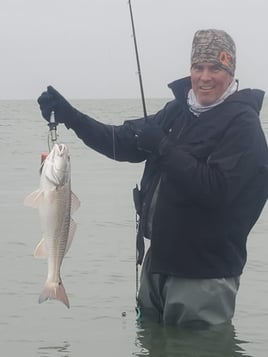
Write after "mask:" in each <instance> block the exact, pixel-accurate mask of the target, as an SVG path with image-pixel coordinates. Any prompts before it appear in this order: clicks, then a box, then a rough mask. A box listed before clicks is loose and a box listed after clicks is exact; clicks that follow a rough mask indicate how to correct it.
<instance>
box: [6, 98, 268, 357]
mask: <svg viewBox="0 0 268 357" xmlns="http://www.w3.org/2000/svg"><path fill="white" fill-rule="evenodd" d="M73 103H74V104H75V105H77V106H78V107H79V108H80V109H81V110H83V111H85V112H88V113H91V114H92V115H93V116H95V117H96V118H97V119H100V120H102V121H103V122H107V123H111V124H117V123H120V122H121V121H122V120H124V119H130V118H131V117H130V116H129V113H131V115H132V116H133V117H136V116H139V115H141V104H140V101H139V100H100V101H96V100H94V101H93V100H92V101H90V100H88V101H86V100H85V101H73ZM163 103H165V100H149V101H148V108H149V111H150V112H154V111H155V110H157V109H158V108H160V107H161V106H162V104H163ZM262 121H263V127H264V129H265V131H266V133H268V103H267V102H265V105H264V108H263V111H262ZM0 131H1V136H0V152H1V160H0V170H1V175H0V194H1V196H0V197H1V200H0V213H1V227H2V230H1V244H0V282H1V284H0V302H1V304H0V351H1V356H5V357H17V356H18V357H19V356H27V357H33V356H40V357H54V356H55V357H56V356H57V357H78V356H79V357H80V356H82V355H96V356H117V357H126V356H139V357H141V356H152V357H160V356H161V357H162V356H163V357H164V356H165V357H173V356H182V357H188V356H189V357H210V356H211V357H212V356H213V357H233V356H248V357H267V353H268V352H267V351H268V342H267V331H268V313H267V311H268V303H267V295H268V284H267V280H268V279H267V273H268V259H267V255H268V253H267V247H268V243H267V232H268V211H267V207H266V208H265V210H264V212H263V214H262V216H261V218H260V219H259V221H258V223H257V224H256V226H255V227H254V229H253V231H252V233H251V235H250V238H249V241H248V263H247V266H246V269H245V271H244V274H243V276H242V279H241V287H240V290H239V294H238V298H237V309H236V315H235V318H234V320H233V322H232V324H231V325H227V326H218V327H214V328H211V329H204V328H201V327H200V328H196V329H192V328H184V329H182V328H176V327H163V326H161V325H155V324H146V325H139V324H137V323H136V321H135V311H134V304H135V213H134V208H133V203H132V188H133V187H134V185H135V184H136V182H139V178H140V175H141V172H142V167H143V165H142V164H138V165H133V164H128V163H116V162H113V161H112V160H109V159H107V158H105V157H103V156H101V155H100V154H97V153H95V152H93V151H92V150H90V149H89V148H87V147H86V146H85V145H83V143H82V142H81V141H80V140H78V139H77V138H76V136H75V135H74V133H73V132H72V131H68V130H66V129H65V127H64V126H60V127H59V128H58V132H59V141H63V142H65V143H66V144H68V146H69V149H70V152H71V163H72V187H73V191H74V192H75V193H76V195H77V196H78V197H79V198H80V200H81V207H80V208H79V210H78V211H77V212H76V213H75V216H74V217H75V220H76V221H77V223H78V230H77V232H76V236H75V240H74V242H73V245H72V247H71V249H70V251H69V253H68V255H67V257H66V258H65V260H64V264H63V267H62V278H63V282H64V285H65V288H66V291H67V294H68V296H69V300H70V304H71V308H70V309H69V310H68V309H67V308H66V307H65V306H64V305H63V304H61V303H59V302H57V301H48V302H45V303H44V304H41V305H39V304H38V302H37V301H38V296H39V293H40V292H41V289H42V287H43V284H44V281H45V278H46V273H47V265H46V262H44V261H40V260H35V259H34V258H33V250H34V248H35V246H36V244H37V243H38V242H39V240H40V238H41V237H40V224H39V219H38V215H37V211H36V210H33V209H30V208H27V207H24V206H23V199H24V197H25V196H26V195H27V194H28V193H30V192H32V191H33V190H34V189H36V188H37V187H38V185H39V174H38V169H39V164H40V155H41V152H42V151H45V150H47V131H48V128H47V126H46V124H45V122H44V121H43V120H41V119H40V113H39V109H38V107H37V105H36V103H35V101H0ZM122 313H125V315H126V316H122V315H124V314H122Z"/></svg>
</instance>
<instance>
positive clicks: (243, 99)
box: [168, 77, 265, 114]
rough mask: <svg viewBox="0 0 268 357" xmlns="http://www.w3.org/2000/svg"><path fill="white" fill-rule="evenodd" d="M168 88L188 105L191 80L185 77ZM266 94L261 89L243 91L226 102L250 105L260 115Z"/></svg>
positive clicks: (236, 93)
mask: <svg viewBox="0 0 268 357" xmlns="http://www.w3.org/2000/svg"><path fill="white" fill-rule="evenodd" d="M168 87H169V88H170V89H171V90H172V92H173V95H174V96H175V98H176V99H178V100H180V101H185V102H186V103H187V95H188V92H189V90H190V89H191V78H190V77H184V78H181V79H177V80H175V81H173V82H171V83H169V84H168ZM264 95H265V92H264V91H263V90H261V89H250V88H247V89H241V90H238V91H237V92H235V93H234V94H232V95H231V96H230V97H228V98H227V99H226V100H225V102H239V103H241V104H242V103H243V104H246V105H249V106H251V107H252V109H254V110H255V111H256V112H257V113H258V114H259V113H260V111H261V108H262V104H263V99H264Z"/></svg>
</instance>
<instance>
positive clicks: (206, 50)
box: [191, 29, 236, 76]
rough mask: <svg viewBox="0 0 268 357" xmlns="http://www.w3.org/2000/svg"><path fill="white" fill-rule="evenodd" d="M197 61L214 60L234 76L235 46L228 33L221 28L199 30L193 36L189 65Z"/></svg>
mask: <svg viewBox="0 0 268 357" xmlns="http://www.w3.org/2000/svg"><path fill="white" fill-rule="evenodd" d="M198 62H215V63H218V64H219V65H220V66H221V67H222V68H223V69H225V70H226V71H228V72H229V73H230V74H231V75H232V76H234V72H235V65H236V47H235V43H234V41H233V39H232V37H231V36H230V35H228V33H226V32H225V31H223V30H215V29H208V30H200V31H197V32H196V33H195V35H194V38H193V44H192V53H191V66H192V65H193V64H195V63H198Z"/></svg>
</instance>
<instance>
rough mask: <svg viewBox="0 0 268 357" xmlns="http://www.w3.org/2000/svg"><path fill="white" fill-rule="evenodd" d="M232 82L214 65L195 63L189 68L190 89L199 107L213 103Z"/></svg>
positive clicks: (230, 77)
mask: <svg viewBox="0 0 268 357" xmlns="http://www.w3.org/2000/svg"><path fill="white" fill-rule="evenodd" d="M232 80H233V77H232V76H231V74H230V73H228V72H227V71H226V70H224V69H222V68H221V67H220V66H219V65H218V64H215V63H210V62H201V63H196V64H194V65H193V66H192V68H191V82H192V89H193V91H194V94H195V96H196V98H197V100H198V102H199V104H201V105H211V104H213V103H215V102H216V100H217V99H218V98H220V97H221V95H222V94H223V93H224V92H225V91H226V89H227V88H228V87H229V85H230V84H231V82H232Z"/></svg>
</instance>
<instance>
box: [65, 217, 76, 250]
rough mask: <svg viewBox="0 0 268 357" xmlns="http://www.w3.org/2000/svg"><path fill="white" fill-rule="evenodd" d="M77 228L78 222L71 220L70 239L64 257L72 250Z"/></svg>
mask: <svg viewBox="0 0 268 357" xmlns="http://www.w3.org/2000/svg"><path fill="white" fill-rule="evenodd" d="M76 227H77V224H76V222H75V221H74V220H73V219H72V218H71V220H70V227H69V235H68V239H67V243H66V248H65V252H64V255H66V253H67V252H68V250H69V249H70V246H71V244H72V241H73V238H74V234H75V231H76Z"/></svg>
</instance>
